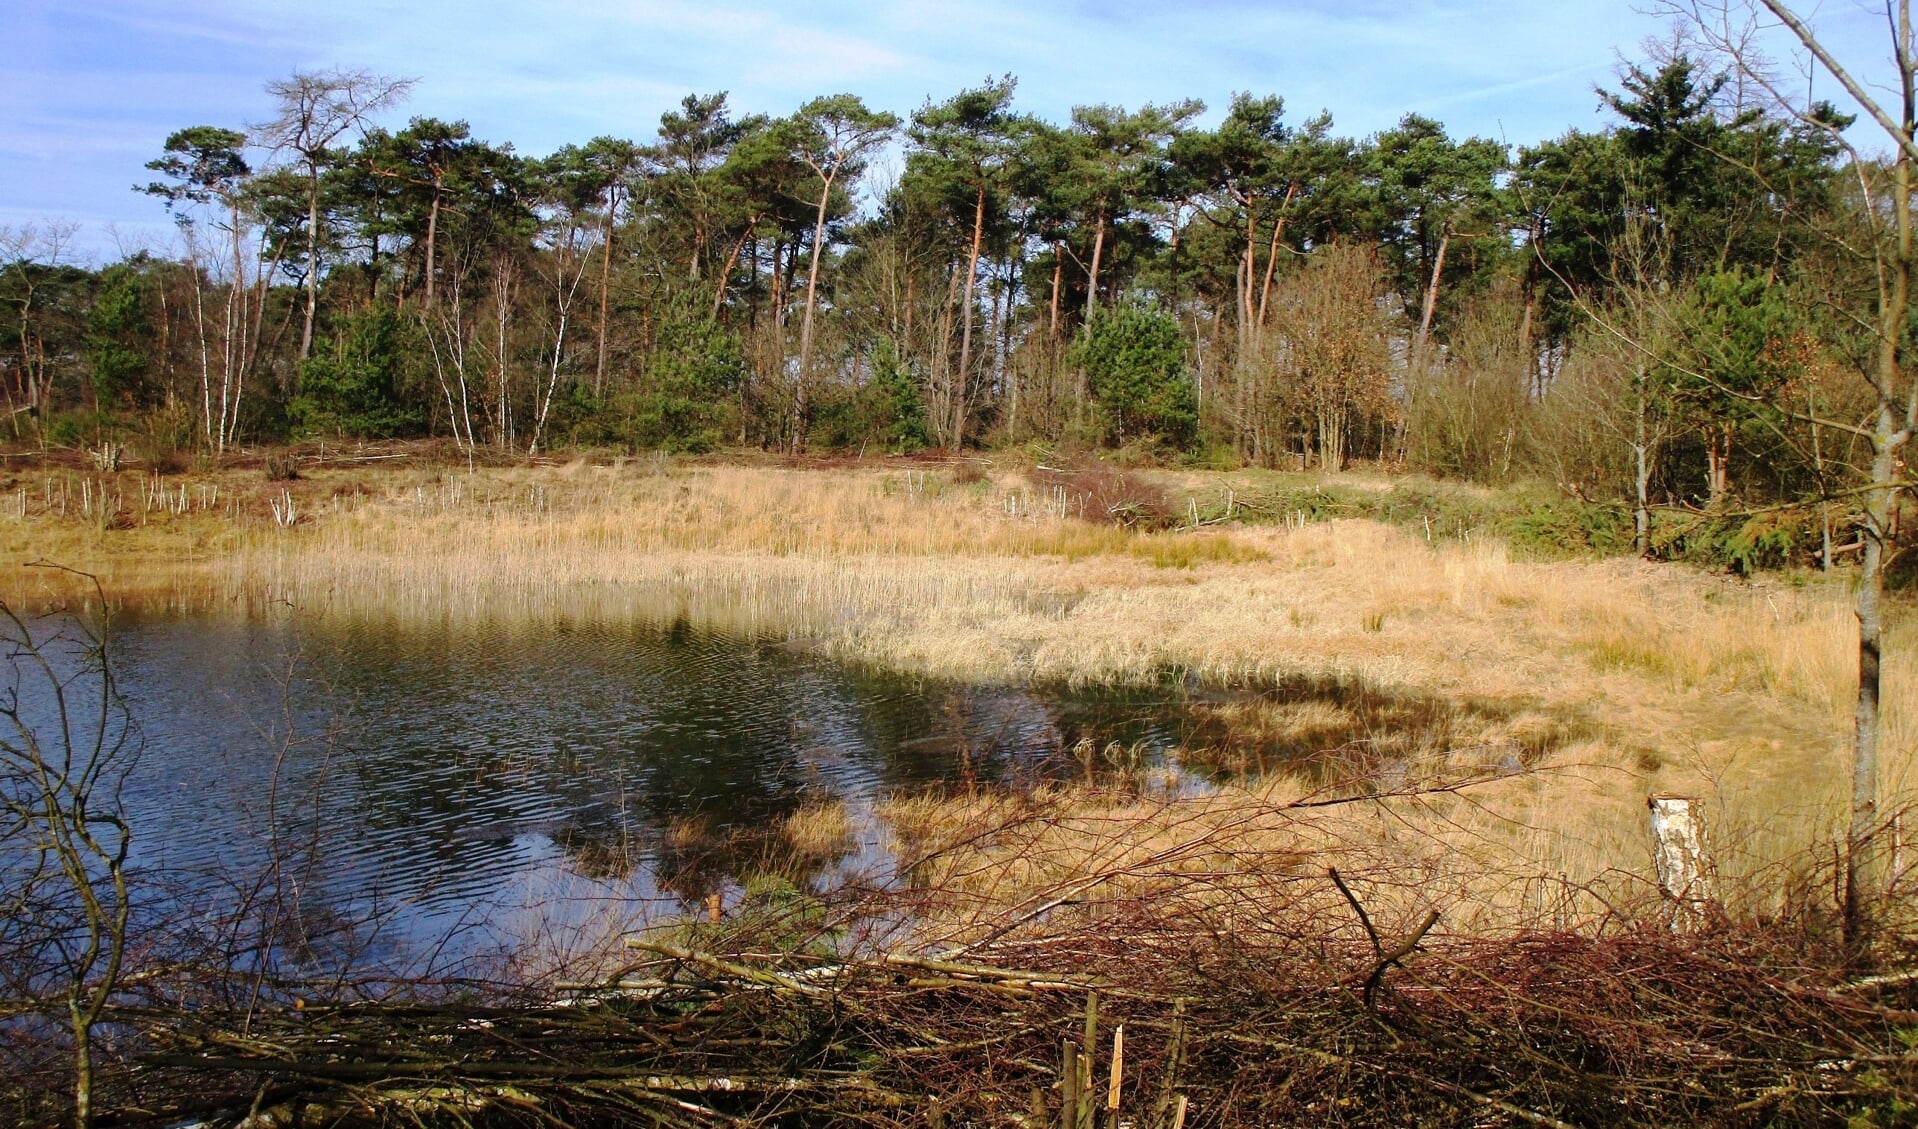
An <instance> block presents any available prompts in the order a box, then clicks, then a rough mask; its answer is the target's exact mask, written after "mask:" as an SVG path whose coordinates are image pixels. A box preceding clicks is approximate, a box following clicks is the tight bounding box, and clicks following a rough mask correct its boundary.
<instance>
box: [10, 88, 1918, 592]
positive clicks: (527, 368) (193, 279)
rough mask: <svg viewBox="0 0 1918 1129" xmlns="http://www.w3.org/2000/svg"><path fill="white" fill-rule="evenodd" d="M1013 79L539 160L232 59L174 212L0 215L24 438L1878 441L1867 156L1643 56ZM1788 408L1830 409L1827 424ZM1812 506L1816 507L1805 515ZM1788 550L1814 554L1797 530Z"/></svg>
mask: <svg viewBox="0 0 1918 1129" xmlns="http://www.w3.org/2000/svg"><path fill="white" fill-rule="evenodd" d="M1016 86H1017V84H1016V81H1015V80H1014V79H1013V78H1012V77H1011V76H1006V77H1003V78H998V79H989V80H987V81H985V82H983V83H981V84H980V85H979V86H977V87H975V88H972V89H968V90H963V91H960V92H959V93H957V94H955V95H953V96H952V97H950V98H947V99H945V100H943V101H932V100H929V101H928V102H927V103H926V104H925V105H923V106H921V107H920V108H919V109H918V110H916V111H914V112H913V113H911V114H910V115H908V116H906V117H904V118H901V117H900V116H898V115H895V114H892V113H889V112H885V111H881V110H875V109H873V108H870V107H868V106H867V105H866V104H865V103H864V102H863V101H862V100H861V99H860V98H858V97H856V96H853V95H850V94H841V95H833V96H828V97H821V98H816V99H813V100H812V101H809V102H808V103H806V104H805V105H803V106H801V107H799V108H798V109H797V110H796V111H794V112H793V113H792V114H791V115H789V116H786V117H772V116H768V115H762V114H740V113H737V112H735V111H734V109H733V107H732V106H731V105H730V103H729V101H728V98H727V96H726V95H725V94H723V93H722V94H713V95H707V96H689V97H687V98H686V99H685V100H684V101H683V102H682V103H681V104H680V105H679V106H678V107H676V108H674V109H673V110H671V111H669V112H667V113H665V114H663V115H662V116H661V118H660V120H659V126H658V129H657V131H656V133H655V134H654V135H653V136H652V137H650V138H649V139H647V140H645V141H644V142H643V143H642V142H639V141H634V140H629V139H623V138H616V137H599V138H594V139H592V140H590V141H587V142H585V143H583V144H577V145H567V146H564V147H562V148H560V149H559V150H558V151H556V152H554V153H552V154H551V155H549V156H545V157H528V156H524V155H521V154H519V153H517V152H516V151H515V150H514V148H513V147H512V146H511V145H510V144H502V143H491V142H487V141H484V140H481V139H479V138H475V137H474V136H472V134H471V130H470V129H469V128H468V126H467V125H466V123H464V122H458V121H450V122H449V121H443V120H439V119H435V118H426V117H415V118H412V119H411V120H410V121H408V122H407V123H406V124H405V125H404V126H400V127H398V128H390V127H389V126H388V125H385V124H382V123H381V119H383V118H385V117H387V116H390V115H391V114H392V113H393V112H394V108H395V107H396V106H397V105H399V104H400V103H401V102H403V100H404V98H405V97H406V95H407V93H408V91H409V88H410V83H408V82H406V81H404V80H395V79H391V78H386V77H383V76H379V75H374V74H370V73H366V72H360V71H345V70H329V71H322V72H313V73H296V74H295V75H293V76H292V77H291V78H289V79H286V80H284V81H279V82H275V83H272V84H270V85H269V86H268V87H267V95H268V97H269V99H270V103H271V107H272V114H271V116H270V117H269V118H268V120H266V121H264V122H262V123H259V124H257V125H253V126H250V127H247V128H245V129H238V128H227V127H220V126H195V127H191V128H187V129H182V130H180V131H178V132H176V133H174V134H172V135H171V136H169V137H167V138H166V139H165V140H164V143H163V144H162V146H161V150H160V153H159V155H158V156H157V157H156V158H155V159H154V160H153V161H151V162H150V163H149V164H148V169H149V170H151V174H152V178H151V180H150V181H148V182H146V183H143V184H141V185H139V186H137V187H138V190H139V191H141V192H144V193H147V194H149V195H151V196H153V197H154V198H155V199H156V201H157V202H158V203H159V204H160V205H162V206H164V207H165V208H166V209H167V211H168V212H169V213H170V214H171V216H172V217H173V218H174V220H175V221H176V223H177V225H178V233H179V237H178V240H177V242H176V244H175V245H174V246H173V247H172V248H170V249H169V250H168V251H166V252H165V253H157V252H154V251H151V250H145V251H139V252H136V253H132V254H128V255H126V256H124V257H123V258H122V259H121V260H120V261H117V262H113V263H111V264H108V265H106V266H104V267H100V268H98V269H87V268H84V267H81V266H76V265H72V264H70V263H67V262H64V261H63V259H62V254H61V248H62V242H63V240H64V239H66V238H67V237H68V236H69V235H70V232H69V231H68V229H65V228H63V227H61V226H60V225H41V226H36V227H28V228H25V229H18V230H11V231H7V232H5V233H4V234H5V237H6V245H5V246H4V247H0V260H4V262H3V263H0V294H4V296H5V298H6V300H7V304H8V306H9V307H10V310H11V312H12V313H13V314H14V316H13V317H11V318H9V319H8V324H6V326H5V327H4V328H3V329H0V334H3V335H4V336H0V391H3V392H4V395H5V396H6V398H7V400H8V406H9V409H10V412H11V418H12V420H13V428H14V431H15V433H16V434H18V435H22V436H33V437H37V438H40V439H41V440H43V441H48V442H55V443H68V444H72V443H77V442H83V441H84V442H97V441H101V439H102V438H103V437H105V436H107V435H109V434H120V435H125V436H130V437H131V439H132V440H133V441H134V443H135V446H136V448H140V447H141V445H142V444H143V445H144V447H145V448H148V449H159V448H166V449H171V450H175V451H187V452H191V451H195V450H198V451H201V452H205V453H208V454H211V455H214V456H218V455H219V454H221V453H222V452H225V451H228V450H229V449H231V448H232V447H233V446H234V445H235V444H238V443H245V442H272V441H280V440H285V439H296V438H300V437H304V436H340V437H346V438H359V439H372V438H385V437H404V436H425V435H436V436H442V437H450V438H451V439H452V440H453V441H454V442H456V443H457V444H459V445H460V446H461V447H462V448H465V449H469V450H478V449H481V448H496V449H499V450H502V451H512V452H520V453H533V454H536V453H539V452H541V451H544V450H548V449H551V448H554V447H556V446H582V445H583V446H593V447H613V448H624V449H635V450H636V449H665V450H670V451H691V452H697V451H705V450H712V449H716V448H721V447H734V446H746V447H759V448H765V449H771V450H781V451H788V452H794V453H798V452H804V451H807V450H817V449H846V450H859V451H867V452H874V451H910V450H914V449H919V448H927V447H933V448H946V449H951V450H957V449H960V448H962V447H966V446H968V445H980V444H1021V443H1028V442H1034V441H1038V442H1045V443H1055V444H1056V443H1069V444H1077V445H1082V446H1086V447H1092V446H1124V447H1129V448H1134V449H1145V448H1150V449H1152V450H1154V451H1155V452H1157V453H1158V454H1160V455H1161V456H1166V457H1180V458H1186V459H1197V460H1202V461H1206V462H1210V463H1220V462H1226V463H1234V464H1239V463H1249V464H1260V465H1269V466H1281V467H1283V466H1319V467H1326V468H1333V469H1336V468H1339V467H1341V466H1342V465H1344V464H1345V463H1347V462H1348V461H1350V460H1352V459H1384V460H1391V461H1398V462H1403V463H1407V464H1410V465H1413V466H1418V467H1423V468H1426V469H1429V470H1432V471H1435V472H1439V473H1444V474H1449V475H1458V476H1465V477H1470V478H1475V479H1481V480H1503V479H1510V478H1514V477H1522V476H1540V477H1545V478H1549V479H1550V480H1552V481H1554V482H1557V483H1559V484H1561V485H1562V486H1563V487H1565V488H1566V489H1567V490H1568V491H1570V492H1572V493H1574V494H1577V495H1579V496H1580V497H1585V498H1589V499H1603V500H1607V501H1615V502H1622V503H1627V504H1629V505H1630V507H1631V508H1632V509H1633V511H1634V512H1635V513H1636V515H1637V526H1636V536H1637V539H1638V541H1639V547H1640V549H1641V550H1644V549H1646V548H1647V544H1646V542H1647V539H1648V538H1649V537H1650V536H1651V532H1650V521H1649V517H1648V515H1649V513H1650V511H1651V510H1652V509H1653V508H1654V507H1656V506H1658V505H1660V504H1667V505H1669V504H1676V505H1688V506H1697V507H1700V508H1713V507H1724V506H1727V505H1729V504H1730V503H1732V502H1733V501H1734V500H1737V501H1740V502H1742V503H1744V504H1746V505H1748V506H1749V505H1762V504H1766V503H1771V502H1776V501H1780V500H1796V501H1804V500H1805V499H1807V498H1815V499H1817V500H1819V501H1820V502H1821V503H1825V502H1830V503H1832V504H1833V505H1835V506H1836V507H1837V514H1838V516H1837V521H1838V524H1839V526H1840V537H1841V539H1842V530H1843V525H1844V521H1843V510H1844V506H1843V504H1842V499H1843V498H1844V497H1845V491H1846V490H1847V489H1849V488H1850V487H1853V486H1856V485H1857V484H1858V483H1859V482H1860V481H1862V479H1861V478H1860V475H1861V474H1864V473H1865V472H1864V471H1862V470H1861V469H1859V468H1861V467H1862V466H1863V465H1864V464H1865V463H1867V462H1869V458H1868V457H1867V455H1866V454H1865V453H1861V450H1860V449H1858V448H1859V444H1858V442H1857V439H1858V433H1857V432H1856V430H1855V428H1854V430H1851V431H1847V430H1845V428H1844V426H1842V425H1845V424H1847V423H1849V424H1856V423H1857V421H1858V420H1859V419H1861V418H1862V415H1861V413H1865V412H1867V411H1868V409H1869V403H1868V401H1869V399H1870V397H1869V396H1868V395H1867V394H1866V393H1865V392H1864V391H1861V387H1860V385H1859V383H1858V382H1857V381H1856V380H1855V375H1856V373H1858V372H1859V371H1862V369H1863V368H1864V367H1868V366H1869V365H1870V364H1871V363H1872V361H1871V356H1872V343H1871V342H1872V336H1873V334H1872V324H1873V323H1872V314H1871V309H1872V303H1873V301H1874V300H1875V295H1876V294H1877V291H1878V285H1879V280H1878V276H1877V275H1876V274H1875V273H1874V268H1873V260H1872V257H1871V256H1870V255H1869V254H1866V253H1861V251H1860V248H1862V247H1866V246H1877V245H1880V244H1882V243H1883V242H1884V240H1885V239H1886V238H1888V236H1887V235H1886V225H1885V223H1884V219H1885V211H1886V207H1887V204H1886V201H1887V199H1888V198H1889V196H1888V192H1889V189H1888V184H1889V180H1890V178H1892V177H1893V176H1894V174H1895V172H1896V170H1897V168H1898V167H1900V166H1899V163H1898V162H1897V161H1895V160H1892V159H1890V158H1871V157H1864V156H1860V155H1858V153H1857V152H1856V150H1854V149H1853V148H1852V147H1850V146H1849V145H1847V144H1846V143H1845V142H1844V131H1845V129H1846V128H1847V127H1848V126H1849V125H1850V124H1851V119H1850V118H1849V117H1847V116H1845V115H1842V114H1840V113H1838V112H1837V111H1836V110H1835V109H1834V108H1833V107H1831V106H1830V105H1828V104H1817V105H1813V106H1809V107H1800V108H1799V109H1800V110H1801V111H1802V112H1799V113H1786V112H1783V111H1780V110H1773V109H1767V108H1766V107H1765V106H1763V105H1761V104H1758V103H1756V102H1753V101H1751V100H1749V99H1748V98H1746V97H1745V95H1744V91H1745V89H1746V87H1745V84H1738V85H1737V86H1734V85H1732V84H1731V83H1730V75H1729V73H1714V72H1713V71H1711V70H1710V69H1709V67H1708V66H1706V65H1705V64H1703V63H1700V62H1698V61H1696V60H1695V59H1694V58H1693V57H1691V56H1689V55H1687V54H1684V53H1682V52H1679V51H1676V50H1674V51H1672V52H1670V53H1668V54H1666V55H1664V56H1663V57H1660V58H1655V59H1652V60H1648V61H1646V62H1644V63H1642V64H1640V65H1633V66H1629V67H1627V68H1625V69H1624V71H1623V72H1622V73H1621V75H1620V77H1619V81H1618V83H1617V86H1618V89H1616V90H1601V91H1600V92H1599V95H1600V97H1601V99H1602V102H1603V104H1604V106H1605V108H1606V109H1607V110H1608V111H1609V112H1610V114H1611V115H1612V120H1611V121H1610V123H1609V124H1608V125H1606V126H1605V127H1604V128H1601V129H1598V130H1595V131H1581V130H1571V131H1568V132H1567V133H1566V134H1564V135H1563V136H1562V137H1559V138H1557V139H1555V140H1550V141H1545V142H1542V143H1539V144H1536V145H1530V146H1521V147H1518V148H1516V149H1515V148H1512V147H1509V146H1507V145H1505V144H1503V143H1501V142H1497V141H1493V140H1489V139H1486V138H1476V137H1474V138H1462V139H1461V138H1455V137H1452V136H1451V135H1449V134H1448V133H1447V131H1446V129H1445V128H1444V126H1443V125H1442V124H1441V123H1439V122H1437V121H1434V120H1432V119H1430V118H1427V117H1424V116H1421V115H1418V114H1408V115H1406V116H1405V117H1404V118H1403V119H1401V120H1400V121H1399V123H1398V124H1397V125H1395V126H1394V127H1392V128H1390V129H1387V130H1383V131H1381V132H1379V133H1377V134H1375V135H1372V136H1370V137H1366V138H1363V139H1357V140H1355V139H1352V138H1348V137H1342V136H1340V135H1338V134H1337V133H1336V132H1335V131H1334V129H1333V124H1332V119H1331V117H1330V115H1329V114H1326V113H1320V114H1317V115H1315V116H1312V117H1309V118H1306V119H1304V120H1302V121H1301V120H1295V119H1293V118H1290V117H1288V115H1287V113H1286V106H1285V104H1284V102H1283V100H1282V99H1281V98H1279V97H1277V96H1264V97H1255V96H1252V95H1249V94H1239V95H1236V96H1234V97H1233V98H1232V100H1231V102H1230V104H1229V106H1228V107H1227V108H1226V110H1225V113H1224V114H1223V116H1222V118H1220V120H1219V121H1218V123H1217V124H1216V125H1214V126H1210V127H1206V126H1201V125H1200V124H1198V122H1199V121H1200V118H1201V115H1202V114H1203V113H1204V111H1205V107H1204V105H1203V104H1202V103H1200V102H1198V101H1183V102H1177V103H1172V104H1167V105H1148V106H1143V107H1140V108H1137V109H1130V110H1128V109H1125V108H1123V107H1117V106H1082V107H1079V108H1077V109H1075V110H1074V111H1072V114H1071V116H1070V120H1068V121H1065V122H1063V123H1059V122H1049V121H1046V120H1043V119H1042V118H1039V117H1037V116H1034V115H1031V114H1028V113H1024V112H1021V111H1020V110H1019V109H1018V107H1017V105H1016V99H1015V94H1016ZM1819 421H1831V422H1832V424H1833V426H1824V425H1821V423H1820V422H1819ZM1827 524H1829V521H1827ZM1823 551H1824V552H1826V554H1827V556H1829V554H1830V553H1831V552H1832V551H1834V547H1833V545H1831V544H1830V542H1829V538H1827V541H1826V544H1825V545H1824V546H1823Z"/></svg>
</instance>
